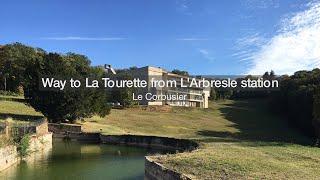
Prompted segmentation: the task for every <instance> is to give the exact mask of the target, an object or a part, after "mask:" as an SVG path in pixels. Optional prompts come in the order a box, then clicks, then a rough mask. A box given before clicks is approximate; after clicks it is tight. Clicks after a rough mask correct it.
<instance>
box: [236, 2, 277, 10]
mask: <svg viewBox="0 0 320 180" xmlns="http://www.w3.org/2000/svg"><path fill="white" fill-rule="evenodd" d="M241 2H242V4H243V5H244V6H245V7H246V8H248V9H267V8H278V7H279V6H280V4H279V0H242V1H241Z"/></svg>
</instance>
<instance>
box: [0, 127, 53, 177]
mask: <svg viewBox="0 0 320 180" xmlns="http://www.w3.org/2000/svg"><path fill="white" fill-rule="evenodd" d="M5 128H6V134H7V135H8V134H9V133H10V132H9V131H11V130H12V129H11V130H9V129H10V128H11V127H8V126H7V127H5ZM14 128H15V130H16V131H17V133H18V135H24V134H20V133H28V134H32V135H31V137H30V141H29V147H28V153H29V154H30V155H32V153H35V152H38V151H42V150H44V149H48V148H51V147H52V133H49V132H48V123H47V122H46V121H42V123H39V124H38V125H36V126H27V127H23V126H21V127H14ZM20 160H21V157H19V154H18V151H17V146H14V145H10V146H6V147H3V148H0V172H1V171H2V170H4V169H6V168H8V167H10V166H11V165H13V164H15V163H18V162H20Z"/></svg>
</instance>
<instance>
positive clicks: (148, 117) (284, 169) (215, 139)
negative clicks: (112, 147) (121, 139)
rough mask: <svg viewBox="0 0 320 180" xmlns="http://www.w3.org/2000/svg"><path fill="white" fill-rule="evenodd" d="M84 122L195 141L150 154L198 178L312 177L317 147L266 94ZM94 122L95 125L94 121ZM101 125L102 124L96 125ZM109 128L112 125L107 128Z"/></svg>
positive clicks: (316, 169)
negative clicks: (191, 146)
mask: <svg viewBox="0 0 320 180" xmlns="http://www.w3.org/2000/svg"><path fill="white" fill-rule="evenodd" d="M86 121H87V122H85V123H83V126H84V127H85V129H86V130H90V131H95V128H96V129H98V128H100V127H101V131H102V132H104V133H106V134H115V133H116V134H123V133H125V134H142V135H157V136H169V137H179V138H189V139H194V140H196V141H198V142H199V143H200V144H201V146H200V148H199V150H196V151H194V152H191V153H190V152H186V153H179V154H174V155H164V156H157V157H154V158H155V159H156V160H157V161H159V162H161V163H163V164H164V165H165V166H167V167H170V168H172V169H175V170H177V171H179V172H183V173H185V174H188V175H190V176H192V177H195V178H197V179H212V178H215V179H226V178H227V179H287V178H290V179H302V178H304V179H316V178H317V177H319V175H320V171H319V170H320V166H319V164H320V149H319V148H316V147H311V146H308V145H310V144H311V143H312V142H311V140H310V139H308V138H306V137H304V136H303V135H301V134H300V133H299V132H297V131H295V130H293V129H290V128H289V127H288V125H287V123H286V122H285V121H284V120H283V119H281V118H280V117H278V116H276V115H273V114H272V113H270V111H269V107H268V102H267V101H266V100H254V99H253V100H242V101H231V100H228V101H220V102H215V103H211V104H210V108H209V109H196V108H178V107H175V108H172V110H170V111H168V112H157V111H156V112H151V111H148V110H143V109H139V108H135V109H126V110H112V113H111V114H110V115H108V116H107V117H105V118H99V117H93V118H89V119H86ZM92 125H94V126H92ZM99 125H101V126H99ZM109 130H110V131H109Z"/></svg>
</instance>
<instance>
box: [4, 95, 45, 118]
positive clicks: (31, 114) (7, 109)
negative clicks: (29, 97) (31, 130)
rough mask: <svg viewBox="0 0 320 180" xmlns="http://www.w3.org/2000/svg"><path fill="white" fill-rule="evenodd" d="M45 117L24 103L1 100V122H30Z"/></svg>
mask: <svg viewBox="0 0 320 180" xmlns="http://www.w3.org/2000/svg"><path fill="white" fill-rule="evenodd" d="M41 117H43V116H42V114H41V113H39V112H36V111H35V110H34V109H33V108H32V107H29V106H27V105H25V104H24V103H22V102H17V101H6V100H0V121H4V120H5V119H7V118H10V119H12V120H14V121H15V122H17V121H29V120H35V119H39V118H41Z"/></svg>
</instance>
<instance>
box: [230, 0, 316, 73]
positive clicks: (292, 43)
mask: <svg viewBox="0 0 320 180" xmlns="http://www.w3.org/2000/svg"><path fill="white" fill-rule="evenodd" d="M262 39H263V38H262ZM256 40H257V39H255V38H253V39H248V41H247V44H251V43H252V45H253V46H254V45H256V46H257V47H258V48H257V49H256V50H253V51H252V50H250V49H254V48H252V46H251V47H250V48H248V49H249V50H247V52H246V48H244V49H242V50H241V51H239V52H238V54H235V55H237V56H238V57H240V59H242V60H246V61H249V62H250V68H249V69H248V71H247V73H249V74H262V73H264V72H265V71H270V70H274V71H275V72H276V74H292V73H294V72H295V71H298V70H311V69H313V68H316V67H320V2H317V3H311V4H309V5H308V8H307V10H305V11H302V12H299V13H296V14H294V15H292V16H291V17H289V18H286V19H285V20H283V21H282V24H281V28H280V29H279V31H278V32H277V34H276V35H275V36H273V37H272V38H270V39H269V40H266V41H265V42H263V41H262V42H263V43H262V44H261V41H258V40H257V41H256ZM244 44H245V45H246V42H244ZM241 52H244V53H242V54H241ZM239 54H240V55H243V54H244V57H241V56H240V55H239Z"/></svg>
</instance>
